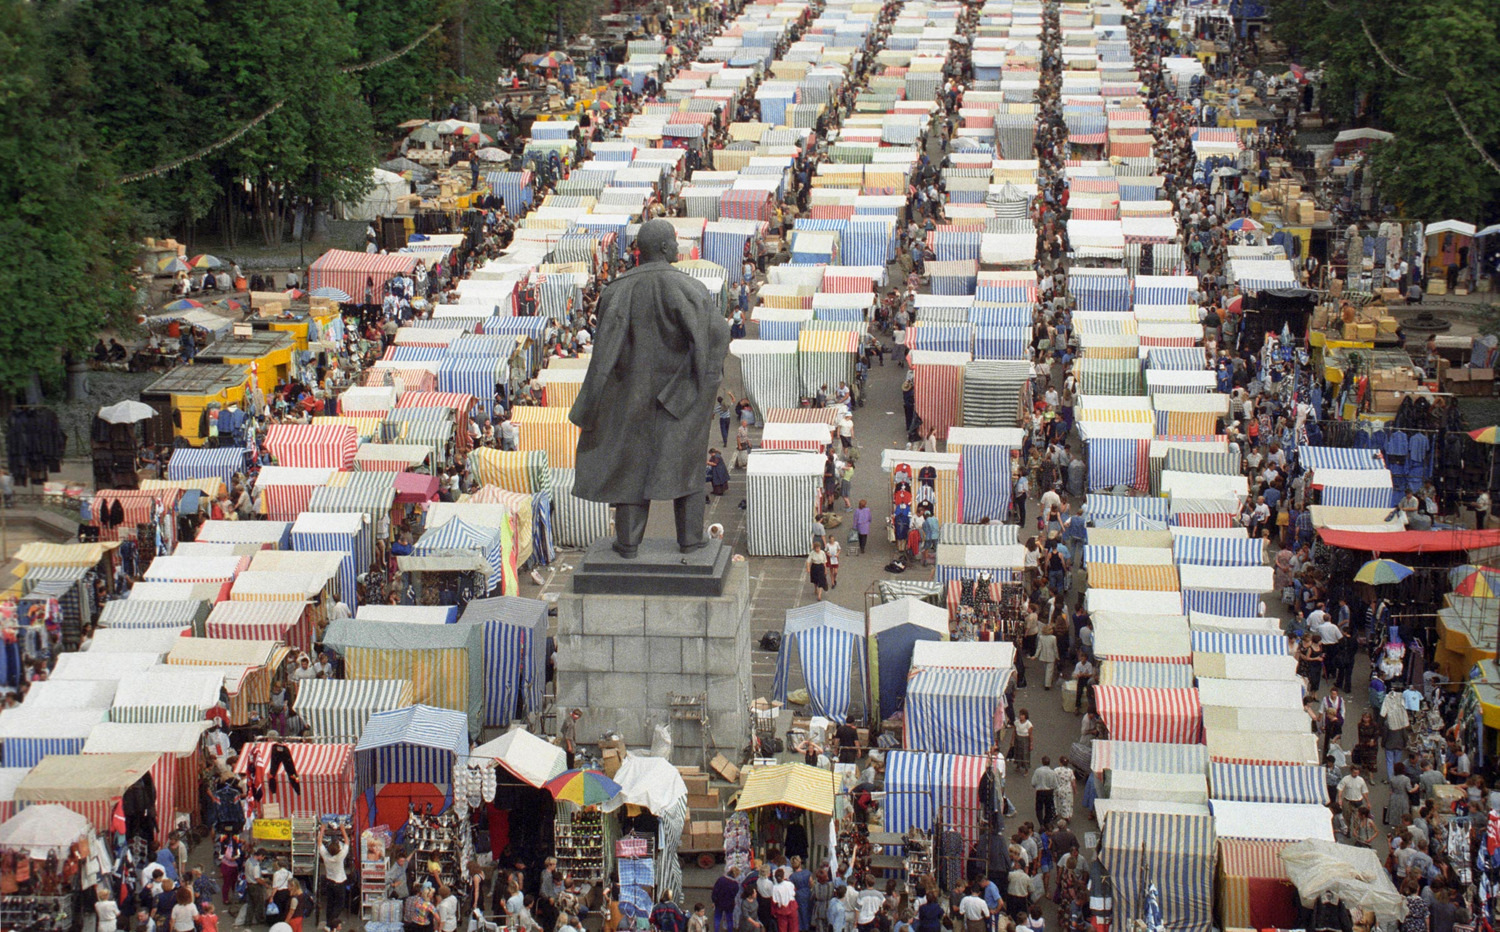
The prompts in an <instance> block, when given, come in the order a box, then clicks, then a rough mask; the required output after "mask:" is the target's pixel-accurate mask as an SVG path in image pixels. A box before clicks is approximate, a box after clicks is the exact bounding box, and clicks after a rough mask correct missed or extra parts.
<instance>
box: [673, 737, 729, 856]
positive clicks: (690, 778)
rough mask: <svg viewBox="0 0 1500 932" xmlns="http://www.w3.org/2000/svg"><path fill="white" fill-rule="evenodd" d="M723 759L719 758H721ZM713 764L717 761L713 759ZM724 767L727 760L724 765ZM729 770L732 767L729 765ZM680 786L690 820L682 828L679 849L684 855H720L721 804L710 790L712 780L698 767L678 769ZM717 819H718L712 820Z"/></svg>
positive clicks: (721, 831) (722, 822)
mask: <svg viewBox="0 0 1500 932" xmlns="http://www.w3.org/2000/svg"><path fill="white" fill-rule="evenodd" d="M720 757H722V755H720ZM714 761H715V763H717V762H718V761H719V757H716V758H715V759H714ZM725 762H726V763H728V762H727V760H726V761H725ZM731 766H732V765H731ZM677 772H678V773H679V774H681V775H682V782H683V783H685V784H687V791H688V795H687V805H688V812H689V818H688V822H687V823H686V824H684V825H683V827H682V848H683V850H686V851H719V850H722V849H723V847H724V820H723V818H722V816H723V813H724V803H723V801H722V800H721V799H720V798H719V793H718V791H717V790H715V789H714V788H713V785H712V784H711V782H710V780H711V777H710V776H709V775H708V774H706V773H704V772H703V771H702V770H700V769H699V768H697V767H678V768H677ZM713 816H719V817H720V818H717V819H716V818H713Z"/></svg>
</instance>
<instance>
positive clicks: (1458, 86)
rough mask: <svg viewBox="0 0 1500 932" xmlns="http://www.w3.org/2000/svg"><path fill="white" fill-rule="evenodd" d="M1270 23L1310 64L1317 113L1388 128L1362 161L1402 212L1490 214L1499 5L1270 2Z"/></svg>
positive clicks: (1496, 192) (1498, 106) (1497, 138)
mask: <svg viewBox="0 0 1500 932" xmlns="http://www.w3.org/2000/svg"><path fill="white" fill-rule="evenodd" d="M1272 25H1273V34H1274V35H1275V37H1276V38H1277V39H1278V40H1279V41H1281V42H1283V43H1287V44H1288V45H1289V46H1290V47H1291V49H1292V50H1293V53H1294V54H1295V55H1296V56H1298V57H1299V58H1300V60H1301V61H1302V62H1303V63H1304V64H1308V65H1312V64H1314V63H1321V64H1322V66H1323V69H1324V79H1325V82H1326V84H1325V87H1324V94H1323V106H1324V109H1325V110H1327V111H1328V112H1329V113H1330V114H1331V115H1333V116H1335V117H1337V118H1339V119H1340V120H1343V121H1345V122H1350V123H1356V124H1361V125H1362V124H1369V125H1373V126H1378V127H1379V128H1381V129H1385V130H1388V131H1390V132H1392V133H1395V134H1396V138H1395V140H1393V141H1391V142H1387V143H1383V144H1381V145H1380V146H1378V147H1377V148H1376V150H1375V153H1374V158H1373V167H1374V171H1375V175H1376V178H1377V179H1378V180H1379V181H1380V183H1381V185H1382V189H1383V191H1384V193H1385V196H1386V197H1387V198H1388V199H1390V200H1393V201H1395V202H1397V203H1398V204H1399V205H1400V207H1401V211H1402V213H1403V214H1405V215H1406V216H1409V217H1414V218H1419V219H1423V220H1440V219H1444V218H1449V217H1453V218H1458V219H1462V220H1469V221H1480V222H1483V221H1485V220H1488V219H1491V218H1493V217H1494V216H1495V214H1496V213H1497V211H1500V81H1497V80H1496V79H1495V75H1496V74H1500V7H1497V6H1496V5H1494V4H1476V3H1469V2H1467V0H1411V2H1409V3H1400V4H1391V3H1381V2H1377V0H1336V2H1335V0H1274V2H1273V4H1272ZM1471 137H1472V138H1471Z"/></svg>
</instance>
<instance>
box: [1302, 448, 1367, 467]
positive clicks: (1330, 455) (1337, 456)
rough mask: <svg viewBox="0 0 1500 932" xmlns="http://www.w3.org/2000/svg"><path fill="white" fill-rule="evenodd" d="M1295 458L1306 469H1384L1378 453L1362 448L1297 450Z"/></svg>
mask: <svg viewBox="0 0 1500 932" xmlns="http://www.w3.org/2000/svg"><path fill="white" fill-rule="evenodd" d="M1297 458H1298V459H1299V460H1300V461H1301V462H1302V465H1303V466H1306V467H1307V468H1308V469H1384V468H1385V463H1383V462H1381V459H1380V451H1379V450H1371V449H1369V448H1363V447H1312V446H1301V447H1298V448H1297Z"/></svg>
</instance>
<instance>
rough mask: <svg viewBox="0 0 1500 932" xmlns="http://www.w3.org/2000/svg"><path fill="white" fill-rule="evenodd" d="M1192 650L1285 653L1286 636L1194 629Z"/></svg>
mask: <svg viewBox="0 0 1500 932" xmlns="http://www.w3.org/2000/svg"><path fill="white" fill-rule="evenodd" d="M1192 637H1193V650H1194V651H1195V652H1196V653H1202V654H1265V655H1270V656H1273V657H1285V656H1286V655H1287V646H1286V638H1284V637H1282V636H1281V635H1279V634H1232V633H1229V632H1225V631H1194V632H1192Z"/></svg>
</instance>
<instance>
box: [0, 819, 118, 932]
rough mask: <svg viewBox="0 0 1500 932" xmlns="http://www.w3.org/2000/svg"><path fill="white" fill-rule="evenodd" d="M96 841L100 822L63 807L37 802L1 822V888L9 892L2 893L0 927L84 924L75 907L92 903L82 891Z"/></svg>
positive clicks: (57, 928)
mask: <svg viewBox="0 0 1500 932" xmlns="http://www.w3.org/2000/svg"><path fill="white" fill-rule="evenodd" d="M97 844H99V838H98V833H97V831H96V828H95V826H93V825H91V824H90V823H89V820H88V819H87V818H85V817H84V816H82V815H80V814H79V813H76V812H73V811H72V810H70V809H68V808H66V807H64V806H59V805H52V804H42V805H32V806H28V807H26V808H25V809H24V810H22V811H21V812H20V813H18V814H15V815H13V816H7V817H6V818H5V819H4V820H3V821H0V887H3V888H4V889H5V890H6V891H8V892H7V893H6V895H5V896H3V897H0V928H5V929H26V930H30V932H63V930H67V929H73V928H76V927H78V926H81V925H82V923H83V922H84V917H83V916H82V915H79V914H78V913H77V912H76V911H75V907H77V906H79V905H80V904H87V903H88V900H87V899H86V898H85V897H83V896H82V895H81V894H82V893H83V891H84V889H85V888H84V878H85V877H86V876H90V875H91V874H92V873H93V871H92V868H91V865H90V861H91V859H92V858H93V857H94V851H95V846H96V845H97ZM86 868H88V869H86ZM85 908H87V907H86V906H85Z"/></svg>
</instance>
